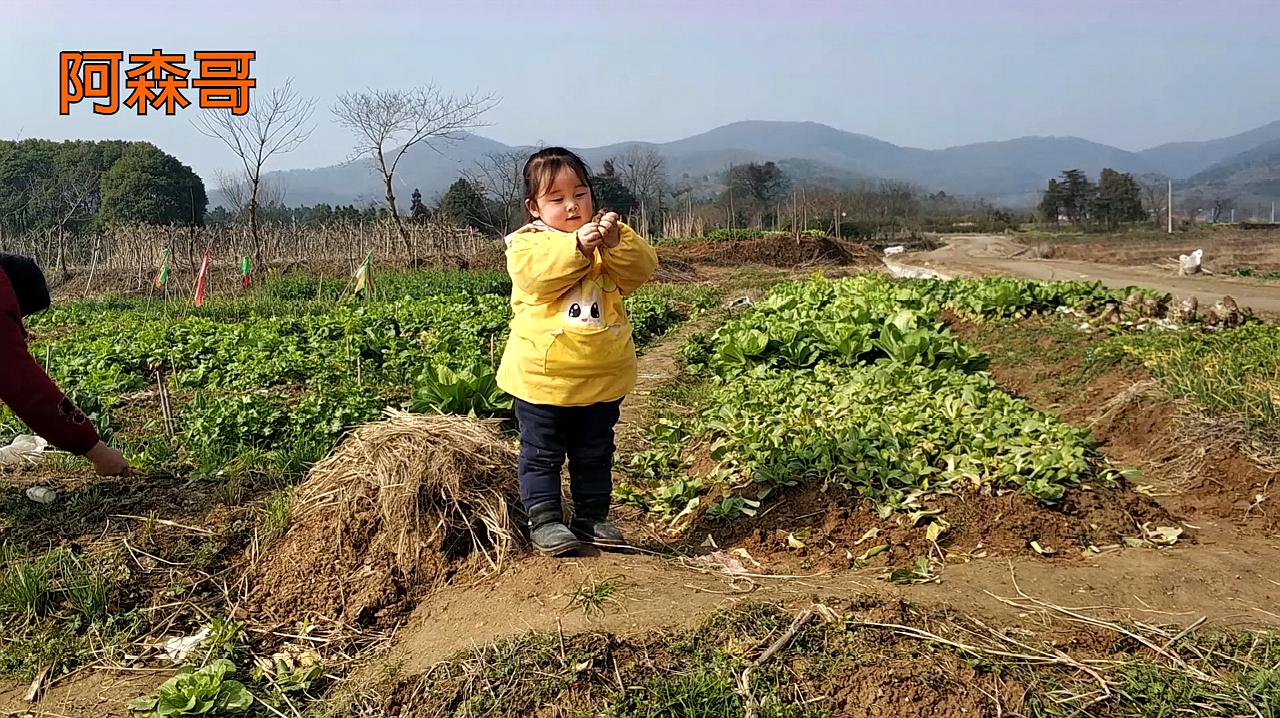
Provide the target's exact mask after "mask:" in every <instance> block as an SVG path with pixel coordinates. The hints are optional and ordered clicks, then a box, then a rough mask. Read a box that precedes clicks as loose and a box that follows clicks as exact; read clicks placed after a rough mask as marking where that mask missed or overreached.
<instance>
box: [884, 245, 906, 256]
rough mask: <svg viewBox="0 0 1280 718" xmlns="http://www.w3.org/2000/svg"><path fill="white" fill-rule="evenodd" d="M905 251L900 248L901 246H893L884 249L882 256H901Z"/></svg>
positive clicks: (904, 248) (902, 247)
mask: <svg viewBox="0 0 1280 718" xmlns="http://www.w3.org/2000/svg"><path fill="white" fill-rule="evenodd" d="M905 251H907V248H906V247H904V246H902V245H901V244H895V245H893V246H892V247H885V248H884V256H886V257H892V256H893V255H895V254H902V253H903V252H905Z"/></svg>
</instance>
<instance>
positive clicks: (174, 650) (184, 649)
mask: <svg viewBox="0 0 1280 718" xmlns="http://www.w3.org/2000/svg"><path fill="white" fill-rule="evenodd" d="M208 637H209V627H208V626H205V627H204V628H201V629H200V630H199V631H196V632H195V633H193V634H191V635H190V636H181V637H179V636H173V637H171V638H166V639H165V640H163V641H161V642H160V643H158V644H157V645H156V648H159V649H160V651H161V652H162V653H164V654H165V656H166V657H168V658H169V660H171V661H173V662H174V663H183V662H184V661H186V660H187V654H188V653H190V652H191V651H192V649H194V648H195V647H196V646H198V645H200V642H201V641H203V640H204V639H206V638H208Z"/></svg>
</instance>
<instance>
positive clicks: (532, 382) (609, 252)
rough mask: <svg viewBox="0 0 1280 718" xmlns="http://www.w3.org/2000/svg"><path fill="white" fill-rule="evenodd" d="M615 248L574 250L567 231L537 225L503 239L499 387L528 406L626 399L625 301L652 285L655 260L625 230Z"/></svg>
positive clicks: (630, 374)
mask: <svg viewBox="0 0 1280 718" xmlns="http://www.w3.org/2000/svg"><path fill="white" fill-rule="evenodd" d="M619 229H620V230H621V240H620V241H619V243H618V246H617V247H614V248H612V249H609V248H607V247H603V246H601V247H598V248H597V249H596V252H595V256H594V257H593V258H590V259H589V258H587V257H586V256H584V255H583V254H582V252H580V251H579V250H578V240H577V237H576V236H575V235H574V234H573V233H572V232H560V231H558V230H554V229H551V228H550V227H547V226H546V225H544V224H542V223H540V222H534V223H532V224H527V225H525V226H524V227H521V228H520V229H518V230H516V231H515V232H512V233H511V234H510V235H507V238H506V242H507V272H508V273H509V274H510V275H511V308H512V311H513V314H514V316H513V317H512V319H511V337H510V338H509V339H508V340H507V348H506V351H505V352H503V355H502V365H501V366H499V367H498V386H500V387H501V388H502V390H503V391H505V392H507V393H508V394H510V395H512V396H514V397H517V398H519V399H523V400H525V401H527V402H530V403H532V404H550V405H554V406H586V405H588V404H594V403H596V402H601V401H614V400H616V399H621V398H622V397H624V396H626V395H627V393H629V392H630V391H631V390H632V389H633V388H634V387H635V383H636V348H635V344H634V343H633V342H632V340H631V323H630V321H628V319H627V312H626V309H625V308H624V307H623V306H622V297H623V296H624V295H627V294H630V293H631V292H634V291H635V290H636V289H637V288H639V287H640V285H642V284H644V283H645V282H647V281H648V280H649V276H650V275H651V274H653V270H654V268H655V267H657V266H658V255H657V253H655V252H654V251H653V248H652V247H650V246H649V244H648V242H645V241H644V239H643V238H641V237H640V235H638V234H636V233H635V231H633V230H632V229H631V228H630V227H628V226H627V225H626V224H622V223H619Z"/></svg>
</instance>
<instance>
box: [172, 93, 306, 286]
mask: <svg viewBox="0 0 1280 718" xmlns="http://www.w3.org/2000/svg"><path fill="white" fill-rule="evenodd" d="M315 104H316V101H315V99H314V98H303V97H300V96H298V94H297V93H296V92H294V90H293V81H292V80H288V81H286V82H285V83H284V85H283V86H281V87H278V88H276V89H274V90H272V91H271V92H269V93H267V94H266V95H265V96H260V97H258V98H256V100H255V101H254V102H253V104H252V105H250V107H249V111H248V112H246V113H245V114H243V115H235V114H232V113H231V111H230V110H205V111H204V113H203V114H201V115H200V117H199V119H198V120H196V121H195V122H194V124H195V125H196V129H198V130H200V131H201V132H203V133H204V134H206V135H208V136H210V137H213V138H215V139H219V140H222V142H223V143H225V144H226V145H227V147H229V148H231V151H232V152H234V153H235V155H236V157H237V158H238V159H239V160H240V164H241V166H242V167H243V168H244V175H243V181H244V184H245V185H247V187H248V189H247V192H245V193H244V194H247V195H248V197H247V202H245V204H244V206H246V207H248V210H249V234H250V236H251V237H252V238H253V253H254V260H255V261H254V263H255V264H256V265H258V266H259V267H261V266H262V259H263V255H262V238H261V235H260V234H259V232H258V206H259V199H260V198H259V190H260V189H261V185H262V168H263V167H264V166H265V165H266V164H267V162H268V161H269V160H270V159H271V158H272V157H274V156H275V155H277V154H285V153H288V152H292V151H294V150H296V149H298V147H299V146H300V145H301V144H302V143H303V142H306V141H307V138H308V137H310V136H311V133H312V132H313V131H314V130H315V125H311V126H310V127H308V126H307V125H308V123H310V122H311V115H312V112H313V111H314V110H315ZM219 182H220V183H221V182H222V178H219Z"/></svg>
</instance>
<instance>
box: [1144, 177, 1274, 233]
mask: <svg viewBox="0 0 1280 718" xmlns="http://www.w3.org/2000/svg"><path fill="white" fill-rule="evenodd" d="M1165 204H1167V205H1169V208H1168V211H1169V234H1173V180H1169V201H1168V202H1166V203H1165ZM1272 206H1273V207H1274V205H1272ZM1274 213H1275V212H1274V211H1273V212H1272V214H1274Z"/></svg>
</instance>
